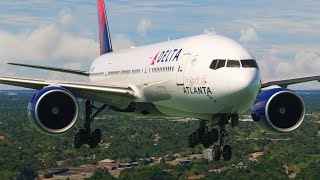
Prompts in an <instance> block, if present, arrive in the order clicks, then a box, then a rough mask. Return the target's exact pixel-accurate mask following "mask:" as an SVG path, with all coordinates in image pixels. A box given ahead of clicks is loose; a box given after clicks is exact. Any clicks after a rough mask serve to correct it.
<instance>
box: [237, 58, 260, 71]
mask: <svg viewBox="0 0 320 180" xmlns="http://www.w3.org/2000/svg"><path fill="white" fill-rule="evenodd" d="M241 64H242V67H243V68H257V69H259V67H258V64H257V62H256V61H255V60H254V59H244V60H241Z"/></svg>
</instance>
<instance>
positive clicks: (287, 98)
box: [251, 88, 305, 134]
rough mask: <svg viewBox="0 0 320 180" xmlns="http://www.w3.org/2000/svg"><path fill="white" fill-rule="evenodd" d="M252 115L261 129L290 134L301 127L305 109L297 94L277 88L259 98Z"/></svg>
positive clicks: (252, 108) (252, 109)
mask: <svg viewBox="0 0 320 180" xmlns="http://www.w3.org/2000/svg"><path fill="white" fill-rule="evenodd" d="M251 115H252V118H253V120H254V122H256V123H257V124H258V126H259V127H261V128H262V129H264V130H266V131H268V132H270V133H276V134H279V133H288V132H291V131H294V130H295V129H297V128H298V127H299V126H300V125H301V123H302V121H303V119H304V116H305V108H304V104H303V101H302V100H301V98H300V97H299V96H298V95H297V94H296V93H295V92H293V91H291V90H289V89H285V88H276V89H270V90H267V91H264V92H262V93H261V94H260V95H259V96H258V98H257V99H256V101H255V102H254V104H253V106H252V107H251Z"/></svg>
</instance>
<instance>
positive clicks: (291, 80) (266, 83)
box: [261, 75, 320, 88]
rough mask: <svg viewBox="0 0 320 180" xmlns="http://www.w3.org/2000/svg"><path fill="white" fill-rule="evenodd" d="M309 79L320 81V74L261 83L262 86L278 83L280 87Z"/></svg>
mask: <svg viewBox="0 0 320 180" xmlns="http://www.w3.org/2000/svg"><path fill="white" fill-rule="evenodd" d="M309 81H319V82H320V75H318V76H307V77H300V78H292V79H284V80H277V81H267V82H262V83H261V88H265V87H269V86H272V85H278V86H280V87H285V88H286V87H288V85H292V84H299V83H304V82H309Z"/></svg>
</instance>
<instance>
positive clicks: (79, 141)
mask: <svg viewBox="0 0 320 180" xmlns="http://www.w3.org/2000/svg"><path fill="white" fill-rule="evenodd" d="M85 136H86V134H85V131H84V129H80V131H79V132H77V134H76V135H75V136H74V148H75V149H80V148H81V146H82V145H84V144H85V139H86V137H85Z"/></svg>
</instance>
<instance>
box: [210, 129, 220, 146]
mask: <svg viewBox="0 0 320 180" xmlns="http://www.w3.org/2000/svg"><path fill="white" fill-rule="evenodd" d="M209 138H210V142H211V144H213V143H215V142H217V141H218V140H219V131H218V130H217V129H212V130H211V131H210V132H209Z"/></svg>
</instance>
